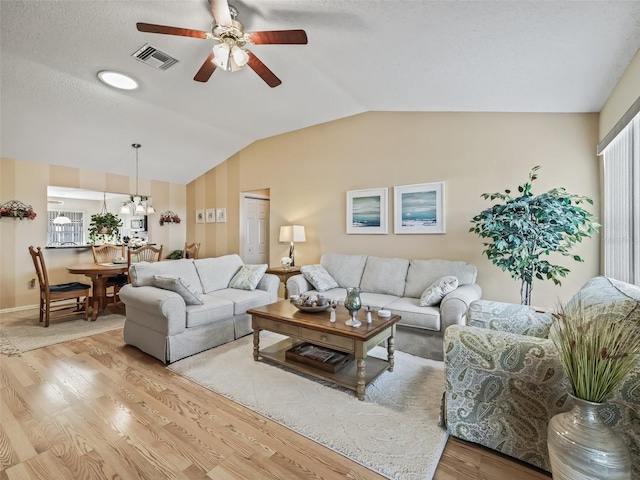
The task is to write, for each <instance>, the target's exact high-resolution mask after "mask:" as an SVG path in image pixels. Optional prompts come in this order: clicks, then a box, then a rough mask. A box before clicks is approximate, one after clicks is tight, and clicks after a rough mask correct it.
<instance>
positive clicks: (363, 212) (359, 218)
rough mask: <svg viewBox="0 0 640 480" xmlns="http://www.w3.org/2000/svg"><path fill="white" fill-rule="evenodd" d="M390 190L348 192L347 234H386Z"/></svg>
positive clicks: (376, 189) (377, 189)
mask: <svg viewBox="0 0 640 480" xmlns="http://www.w3.org/2000/svg"><path fill="white" fill-rule="evenodd" d="M388 192H389V189H388V188H369V189H366V190H350V191H348V192H347V233H348V234H386V233H387V229H388V227H387V221H388V218H389V211H388V195H389V193H388Z"/></svg>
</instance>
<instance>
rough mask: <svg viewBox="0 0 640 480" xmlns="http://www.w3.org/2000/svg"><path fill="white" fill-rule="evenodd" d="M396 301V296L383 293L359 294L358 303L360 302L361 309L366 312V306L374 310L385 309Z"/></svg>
mask: <svg viewBox="0 0 640 480" xmlns="http://www.w3.org/2000/svg"><path fill="white" fill-rule="evenodd" d="M396 300H398V297H397V296H396V295H387V294H384V293H367V292H363V293H361V294H360V301H361V302H362V309H363V310H366V307H367V306H370V307H372V308H375V309H380V308H385V307H386V306H387V305H389V304H390V303H393V302H395V301H396Z"/></svg>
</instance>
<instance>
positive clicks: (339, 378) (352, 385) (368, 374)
mask: <svg viewBox="0 0 640 480" xmlns="http://www.w3.org/2000/svg"><path fill="white" fill-rule="evenodd" d="M299 343H303V341H301V340H294V339H292V338H287V339H285V340H282V341H280V342H278V343H274V344H273V345H270V346H269V347H265V348H261V349H260V352H259V355H260V357H262V358H263V359H266V360H268V361H271V362H273V363H277V364H278V365H282V366H285V367H287V368H290V369H292V370H296V371H298V372H302V373H306V374H307V375H311V376H314V377H317V378H322V379H323V380H328V381H330V382H333V383H335V384H337V385H341V386H343V387H345V388H348V389H351V390H354V391H357V376H356V361H355V360H352V361H350V362H349V363H347V364H346V365H345V366H344V367H342V368H341V369H340V370H339V371H337V372H336V373H331V372H325V371H323V370H320V369H318V368H313V367H311V366H308V365H305V364H303V363H299V362H296V361H293V360H289V359H288V358H286V356H285V352H286V351H287V350H289V349H290V348H291V347H293V346H294V345H297V344H299ZM365 361H366V367H365V378H364V382H365V389H366V388H367V386H368V385H369V384H370V383H372V382H373V381H374V380H375V379H376V378H378V377H379V376H380V375H381V374H382V372H384V371H385V370H387V369H388V368H389V362H388V361H386V360H382V359H380V358H377V357H369V356H368V357H367V358H366V359H365Z"/></svg>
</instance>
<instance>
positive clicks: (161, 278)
mask: <svg viewBox="0 0 640 480" xmlns="http://www.w3.org/2000/svg"><path fill="white" fill-rule="evenodd" d="M153 280H154V282H155V286H156V287H158V288H162V289H164V290H171V291H172V292H176V293H178V294H180V296H182V298H184V303H186V304H187V305H202V304H204V301H203V300H202V291H201V288H202V287H201V286H200V285H199V284H198V290H195V289H194V288H193V287H192V286H191V285H190V284H189V283H187V282H185V281H184V280H183V279H182V278H180V277H172V276H169V275H154V276H153Z"/></svg>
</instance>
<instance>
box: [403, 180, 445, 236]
mask: <svg viewBox="0 0 640 480" xmlns="http://www.w3.org/2000/svg"><path fill="white" fill-rule="evenodd" d="M393 190H394V223H393V227H394V228H393V230H394V233H397V234H402V233H444V200H443V199H444V182H434V183H421V184H417V185H402V186H399V187H393Z"/></svg>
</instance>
